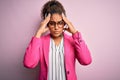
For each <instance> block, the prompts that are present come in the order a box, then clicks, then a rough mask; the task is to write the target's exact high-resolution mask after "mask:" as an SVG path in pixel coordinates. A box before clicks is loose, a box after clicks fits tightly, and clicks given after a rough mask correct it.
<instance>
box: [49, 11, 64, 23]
mask: <svg viewBox="0 0 120 80" xmlns="http://www.w3.org/2000/svg"><path fill="white" fill-rule="evenodd" d="M61 20H62V16H61V15H60V14H57V13H55V14H52V16H51V18H50V21H55V22H57V21H61Z"/></svg>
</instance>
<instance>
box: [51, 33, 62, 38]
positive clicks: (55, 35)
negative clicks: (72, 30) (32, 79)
mask: <svg viewBox="0 0 120 80" xmlns="http://www.w3.org/2000/svg"><path fill="white" fill-rule="evenodd" d="M61 35H62V34H52V36H53V37H54V38H57V37H60V36H61Z"/></svg>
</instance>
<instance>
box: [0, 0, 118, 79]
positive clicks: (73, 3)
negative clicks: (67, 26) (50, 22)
mask: <svg viewBox="0 0 120 80" xmlns="http://www.w3.org/2000/svg"><path fill="white" fill-rule="evenodd" d="M46 1H47V0H0V80H37V78H38V72H39V71H38V69H39V67H36V68H35V69H27V68H24V67H23V63H22V61H23V56H24V52H25V49H26V47H27V45H28V43H29V41H30V40H31V37H32V36H33V35H34V33H35V32H36V30H37V28H38V25H39V22H40V9H41V6H42V5H43V4H44V3H45V2H46ZM60 2H61V3H63V5H64V7H65V9H66V12H67V17H68V19H69V20H70V21H71V22H72V23H73V24H74V26H75V27H76V28H77V29H78V30H79V31H80V32H81V33H82V35H83V38H84V40H85V41H86V43H87V45H88V47H89V49H90V51H91V55H92V58H93V62H92V64H91V65H89V66H82V65H79V64H78V62H77V63H76V72H77V77H78V80H120V60H119V59H120V0H60Z"/></svg>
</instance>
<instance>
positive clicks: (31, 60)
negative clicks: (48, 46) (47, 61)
mask: <svg viewBox="0 0 120 80" xmlns="http://www.w3.org/2000/svg"><path fill="white" fill-rule="evenodd" d="M40 47H41V38H36V37H32V39H31V41H30V43H29V45H28V47H27V49H26V51H25V55H24V60H23V63H24V66H25V67H27V68H34V67H36V65H37V64H38V62H39V60H40V51H41V50H40Z"/></svg>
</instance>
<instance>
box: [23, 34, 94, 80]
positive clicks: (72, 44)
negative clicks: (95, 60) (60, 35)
mask: <svg viewBox="0 0 120 80" xmlns="http://www.w3.org/2000/svg"><path fill="white" fill-rule="evenodd" d="M49 46H50V34H48V35H46V36H42V37H41V38H36V37H33V38H32V40H31V42H30V43H29V45H28V47H27V49H26V52H25V56H24V66H25V67H27V68H34V67H35V66H36V65H37V64H38V62H40V77H39V80H47V77H48V65H49V61H48V60H49V59H48V58H49ZM64 52H65V53H64V58H65V61H64V62H65V71H66V79H67V80H77V77H76V72H75V62H76V59H77V60H78V61H79V63H80V64H82V65H88V64H90V63H91V61H92V59H91V56H90V51H89V50H88V48H87V45H86V44H85V42H84V40H83V39H82V37H81V33H80V32H77V33H75V34H74V35H72V36H68V35H67V34H65V33H64Z"/></svg>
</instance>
